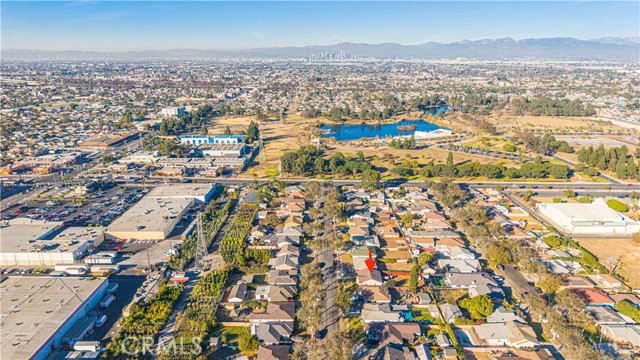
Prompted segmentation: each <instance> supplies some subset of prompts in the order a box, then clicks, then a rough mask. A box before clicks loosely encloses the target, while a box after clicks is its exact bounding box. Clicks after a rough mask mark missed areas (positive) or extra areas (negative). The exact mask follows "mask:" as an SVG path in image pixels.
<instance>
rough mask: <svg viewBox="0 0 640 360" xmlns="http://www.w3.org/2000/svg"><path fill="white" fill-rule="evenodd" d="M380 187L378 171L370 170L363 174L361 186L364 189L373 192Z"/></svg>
mask: <svg viewBox="0 0 640 360" xmlns="http://www.w3.org/2000/svg"><path fill="white" fill-rule="evenodd" d="M379 185H380V173H379V172H377V171H376V170H373V169H369V170H365V171H363V172H362V177H361V182H360V186H362V188H363V189H365V190H368V191H372V190H376V189H377V188H378V186H379Z"/></svg>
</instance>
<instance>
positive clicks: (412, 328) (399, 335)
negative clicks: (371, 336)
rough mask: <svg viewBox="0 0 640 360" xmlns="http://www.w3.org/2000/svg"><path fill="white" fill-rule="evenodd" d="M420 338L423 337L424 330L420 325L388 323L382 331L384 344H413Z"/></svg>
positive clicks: (381, 339)
mask: <svg viewBox="0 0 640 360" xmlns="http://www.w3.org/2000/svg"><path fill="white" fill-rule="evenodd" d="M420 336H422V330H421V329H420V325H419V324H418V323H386V324H384V326H383V327H382V329H381V331H380V342H381V343H382V344H388V343H393V344H402V343H404V342H408V343H413V341H414V340H416V339H417V338H419V337H420Z"/></svg>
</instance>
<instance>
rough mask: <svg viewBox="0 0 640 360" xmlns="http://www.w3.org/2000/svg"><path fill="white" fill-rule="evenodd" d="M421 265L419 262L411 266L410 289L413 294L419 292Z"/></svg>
mask: <svg viewBox="0 0 640 360" xmlns="http://www.w3.org/2000/svg"><path fill="white" fill-rule="evenodd" d="M420 270H421V269H420V266H418V264H415V265H413V267H412V268H411V275H410V276H409V291H411V293H413V294H417V293H418V282H419V280H420V272H421V271H420Z"/></svg>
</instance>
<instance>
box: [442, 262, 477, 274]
mask: <svg viewBox="0 0 640 360" xmlns="http://www.w3.org/2000/svg"><path fill="white" fill-rule="evenodd" d="M437 264H438V267H440V269H442V270H444V271H454V272H458V273H475V272H478V271H480V270H481V269H482V267H481V266H480V261H478V260H475V259H473V260H453V259H438V261H437Z"/></svg>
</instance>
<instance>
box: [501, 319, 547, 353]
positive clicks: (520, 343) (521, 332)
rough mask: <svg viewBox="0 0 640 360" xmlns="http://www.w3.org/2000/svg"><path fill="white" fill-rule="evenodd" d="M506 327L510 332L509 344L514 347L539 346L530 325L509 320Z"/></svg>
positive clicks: (528, 347) (530, 347) (529, 347)
mask: <svg viewBox="0 0 640 360" xmlns="http://www.w3.org/2000/svg"><path fill="white" fill-rule="evenodd" d="M507 328H508V329H509V331H510V332H511V337H510V338H509V342H508V344H509V346H511V347H514V348H516V349H532V348H537V347H538V346H540V342H539V341H538V340H537V337H536V333H535V331H534V330H533V328H532V327H531V326H528V325H525V324H521V323H517V322H513V321H510V322H508V323H507Z"/></svg>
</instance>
